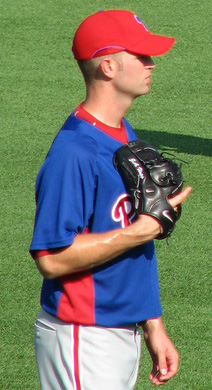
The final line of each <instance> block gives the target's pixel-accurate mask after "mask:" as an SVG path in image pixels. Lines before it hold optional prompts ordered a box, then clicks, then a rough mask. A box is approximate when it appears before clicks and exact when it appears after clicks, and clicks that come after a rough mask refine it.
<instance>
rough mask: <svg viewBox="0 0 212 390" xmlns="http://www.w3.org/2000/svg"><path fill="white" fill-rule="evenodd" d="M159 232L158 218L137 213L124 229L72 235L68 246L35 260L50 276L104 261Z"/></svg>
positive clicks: (90, 266) (79, 270) (46, 276)
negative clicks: (72, 239) (135, 218)
mask: <svg viewBox="0 0 212 390" xmlns="http://www.w3.org/2000/svg"><path fill="white" fill-rule="evenodd" d="M159 233H160V225H159V223H158V222H156V221H155V220H154V219H153V218H151V217H148V216H141V217H139V219H138V220H137V221H136V222H135V223H134V224H132V225H130V226H128V227H126V228H124V229H121V228H120V229H117V230H113V231H109V232H106V233H99V234H98V233H90V234H79V235H76V237H75V239H74V242H73V244H72V245H70V246H69V247H66V248H64V249H61V250H59V251H57V252H55V253H53V254H48V255H46V256H43V257H38V258H36V259H35V261H36V265H37V267H38V269H39V271H40V272H41V274H42V275H43V276H44V277H45V278H48V279H52V278H56V277H60V276H63V275H67V274H71V273H76V272H82V271H86V270H90V269H92V268H94V267H97V266H99V265H102V264H104V263H107V262H108V261H111V260H113V259H114V258H116V257H117V256H119V255H121V254H123V253H124V252H126V251H127V250H130V249H132V248H134V247H136V246H139V245H142V244H144V243H146V242H148V241H151V240H152V239H154V238H155V237H156V236H157V235H158V234H159Z"/></svg>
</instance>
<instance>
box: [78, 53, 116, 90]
mask: <svg viewBox="0 0 212 390" xmlns="http://www.w3.org/2000/svg"><path fill="white" fill-rule="evenodd" d="M122 53H123V52H122V51H121V52H118V53H115V54H110V55H108V56H102V57H96V58H92V59H91V60H87V61H78V65H79V68H80V70H81V72H82V75H83V77H84V80H85V83H86V84H90V83H92V81H93V80H95V79H100V78H102V72H101V69H100V64H101V62H102V60H103V58H106V57H112V58H113V59H114V60H115V61H116V62H117V63H119V66H120V68H121V56H122Z"/></svg>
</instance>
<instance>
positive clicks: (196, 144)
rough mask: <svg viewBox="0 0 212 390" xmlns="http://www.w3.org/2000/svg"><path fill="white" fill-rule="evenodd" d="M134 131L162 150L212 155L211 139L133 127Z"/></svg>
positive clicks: (140, 137) (139, 136)
mask: <svg viewBox="0 0 212 390" xmlns="http://www.w3.org/2000/svg"><path fill="white" fill-rule="evenodd" d="M135 131H136V134H137V136H138V138H139V139H143V140H145V141H147V142H149V143H151V144H152V145H153V146H155V147H156V148H157V149H160V150H162V151H163V150H164V151H165V150H166V151H170V152H179V153H187V154H194V155H202V156H210V157H211V156H212V139H207V138H201V137H194V136H191V135H183V134H171V133H166V132H163V131H162V132H158V131H152V130H146V129H145V130H143V129H142V130H141V129H135Z"/></svg>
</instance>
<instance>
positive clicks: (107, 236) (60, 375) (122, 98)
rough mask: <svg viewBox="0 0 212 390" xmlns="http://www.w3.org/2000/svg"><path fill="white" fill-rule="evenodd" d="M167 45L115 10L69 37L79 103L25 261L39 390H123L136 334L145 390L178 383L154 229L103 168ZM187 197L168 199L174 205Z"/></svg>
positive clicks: (61, 141)
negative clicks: (38, 281) (30, 263)
mask: <svg viewBox="0 0 212 390" xmlns="http://www.w3.org/2000/svg"><path fill="white" fill-rule="evenodd" d="M174 41H175V40H174V39H173V38H168V37H164V36H157V35H153V34H151V33H150V32H149V31H148V29H147V28H146V26H145V25H144V24H143V23H142V22H141V20H140V19H139V18H138V16H136V15H134V14H133V13H132V12H129V11H124V10H121V11H120V10H113V11H100V12H97V13H95V14H94V15H91V16H89V17H88V18H86V19H85V20H84V21H83V22H82V23H81V25H80V26H79V28H78V29H77V31H76V34H75V37H74V40H73V48H72V50H73V54H74V57H75V59H76V61H77V63H78V65H79V67H80V70H81V72H82V74H83V77H84V80H85V85H86V97H85V100H84V102H83V103H81V104H80V105H79V106H78V107H77V108H76V109H75V110H74V111H73V112H72V113H71V115H70V116H69V117H68V119H67V120H66V122H65V123H64V125H63V126H62V128H61V130H60V131H59V133H58V134H57V136H56V138H55V140H54V142H53V144H52V146H51V148H50V150H49V152H48V154H47V157H46V159H45V161H44V163H43V165H42V167H41V169H40V171H39V173H38V176H37V180H36V216H35V226H34V233H33V238H32V243H31V247H30V253H31V254H32V256H33V258H34V259H35V262H36V265H37V267H38V270H39V271H40V272H41V274H42V275H43V277H44V280H43V285H42V291H41V311H40V313H39V315H38V317H37V320H36V323H35V352H36V361H37V367H38V373H39V377H40V383H41V389H42V390H72V389H73V390H109V389H110V390H132V389H133V388H134V386H135V383H136V379H137V375H138V369H139V361H140V343H141V334H140V329H143V332H142V333H143V334H144V339H145V342H146V345H147V348H148V350H149V353H150V355H151V358H152V362H153V366H152V371H151V373H150V376H149V379H150V381H151V382H152V384H156V385H160V384H164V383H165V382H167V381H168V380H169V379H170V378H172V377H173V376H174V375H175V374H176V373H177V369H178V353H177V351H176V349H175V347H174V345H173V344H172V342H171V340H170V339H169V338H168V336H167V334H166V331H165V329H164V326H163V322H162V318H161V316H162V310H161V303H160V295H159V283H158V274H157V264H156V256H155V250H154V243H153V240H154V238H156V237H157V236H158V235H159V234H160V232H161V228H160V223H159V222H158V221H157V220H156V219H154V218H152V217H151V216H148V215H144V214H143V215H140V216H139V217H136V215H135V210H134V209H133V203H132V200H131V197H130V196H129V195H128V193H126V189H125V187H124V184H123V181H122V179H121V177H120V175H119V173H118V172H117V171H116V169H115V168H114V165H113V156H114V153H115V152H116V150H117V149H118V148H119V147H121V146H122V145H124V144H126V143H128V142H130V141H133V140H136V138H137V137H136V135H135V132H134V131H133V129H132V127H131V126H130V124H129V123H128V122H127V121H126V120H125V119H124V115H125V113H126V111H127V110H128V109H129V108H130V106H131V104H132V102H133V100H134V99H135V98H136V97H138V96H141V95H146V94H147V93H148V92H149V90H150V84H151V72H152V69H154V67H155V65H154V62H153V60H152V58H151V56H157V55H161V54H164V53H166V52H167V51H168V50H169V49H170V48H171V47H172V46H173V44H174ZM190 191H191V188H190V187H187V188H185V189H184V190H183V191H182V192H180V193H179V194H178V195H176V196H174V197H173V198H172V200H171V201H170V202H171V205H172V207H176V206H177V205H179V204H181V203H182V202H183V201H184V200H185V199H186V198H187V196H188V195H189V193H190ZM139 325H140V327H139Z"/></svg>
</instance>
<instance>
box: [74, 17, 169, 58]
mask: <svg viewBox="0 0 212 390" xmlns="http://www.w3.org/2000/svg"><path fill="white" fill-rule="evenodd" d="M174 42H175V38H169V37H164V36H162V35H155V34H152V33H151V32H150V31H149V30H148V29H147V27H146V26H145V25H144V24H143V23H142V21H141V20H140V19H139V17H138V16H137V15H135V14H134V13H132V12H130V11H125V10H109V11H99V12H97V13H95V14H93V15H90V16H88V17H87V18H86V19H85V20H84V21H83V22H82V23H81V24H80V26H79V27H78V29H77V31H76V34H75V36H74V40H73V46H72V51H73V54H74V58H75V59H76V60H90V59H91V58H95V57H100V56H103V55H107V54H112V53H117V52H119V51H128V52H130V53H133V54H139V55H143V56H159V55H162V54H165V53H166V52H168V51H169V50H170V49H171V47H172V46H173V44H174Z"/></svg>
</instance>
